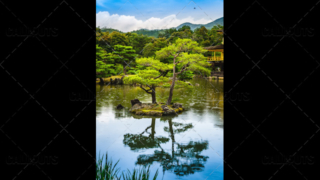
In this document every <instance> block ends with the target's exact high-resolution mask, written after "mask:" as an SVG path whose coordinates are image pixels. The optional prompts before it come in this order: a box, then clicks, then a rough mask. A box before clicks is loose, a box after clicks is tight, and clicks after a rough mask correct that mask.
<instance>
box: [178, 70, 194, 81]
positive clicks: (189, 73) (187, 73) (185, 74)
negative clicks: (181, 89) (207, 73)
mask: <svg viewBox="0 0 320 180" xmlns="http://www.w3.org/2000/svg"><path fill="white" fill-rule="evenodd" d="M180 70H181V69H180ZM193 76H194V74H193V72H192V71H190V70H186V71H184V72H183V73H181V74H178V77H179V79H192V77H193Z"/></svg>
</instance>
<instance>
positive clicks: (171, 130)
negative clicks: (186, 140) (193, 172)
mask: <svg viewBox="0 0 320 180" xmlns="http://www.w3.org/2000/svg"><path fill="white" fill-rule="evenodd" d="M168 123H169V131H170V134H171V142H172V147H171V148H172V159H174V143H175V142H176V141H175V140H174V134H173V127H172V119H170V120H168Z"/></svg>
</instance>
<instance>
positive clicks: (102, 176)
mask: <svg viewBox="0 0 320 180" xmlns="http://www.w3.org/2000/svg"><path fill="white" fill-rule="evenodd" d="M102 162H103V155H102V158H100V153H99V159H98V160H97V162H96V180H115V179H119V178H118V173H119V171H120V168H116V166H117V164H118V163H119V160H118V161H117V162H116V163H115V164H113V162H112V160H109V159H108V154H106V159H105V164H104V165H103V164H102Z"/></svg>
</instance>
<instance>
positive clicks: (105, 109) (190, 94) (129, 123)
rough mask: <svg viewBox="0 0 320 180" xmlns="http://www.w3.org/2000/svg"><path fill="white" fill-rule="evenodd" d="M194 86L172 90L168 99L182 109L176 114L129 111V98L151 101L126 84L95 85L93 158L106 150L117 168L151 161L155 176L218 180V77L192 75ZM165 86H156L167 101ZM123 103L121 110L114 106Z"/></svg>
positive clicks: (220, 160)
mask: <svg viewBox="0 0 320 180" xmlns="http://www.w3.org/2000/svg"><path fill="white" fill-rule="evenodd" d="M189 82H190V83H191V84H196V83H198V84H199V86H194V88H193V89H175V90H174V93H173V100H175V101H176V102H179V103H182V104H183V106H184V107H185V108H186V109H187V110H186V111H184V112H182V113H180V114H178V115H176V116H163V117H151V116H149V117H147V116H137V115H134V114H131V113H129V112H128V109H129V108H130V107H131V103H130V100H132V99H136V98H137V99H139V100H140V101H141V102H143V103H151V95H149V94H147V93H146V92H145V91H143V90H142V89H141V88H139V87H135V86H130V85H109V86H106V85H102V86H101V85H97V87H96V91H97V93H96V95H97V97H96V103H97V104H96V105H97V110H96V112H97V113H96V114H97V117H96V126H97V127H96V129H97V135H96V139H97V148H96V149H97V158H98V155H99V153H100V154H105V153H106V152H108V157H109V158H111V159H112V160H113V162H116V161H118V160H120V161H119V163H118V165H119V166H118V167H120V168H121V171H124V170H126V169H129V170H130V171H132V170H133V168H139V167H140V166H142V165H151V166H150V169H151V174H150V176H151V177H153V175H154V174H155V172H156V170H157V169H158V170H159V175H158V178H157V179H159V180H160V179H185V180H189V179H199V180H201V179H203V180H205V179H207V180H209V179H215V180H222V179H223V81H221V80H219V81H217V80H206V79H202V78H194V79H193V80H190V81H189ZM168 93H169V88H157V89H156V96H157V102H166V99H167V97H168ZM118 104H122V105H123V106H124V107H125V109H122V110H117V109H116V108H115V107H116V106H117V105H118Z"/></svg>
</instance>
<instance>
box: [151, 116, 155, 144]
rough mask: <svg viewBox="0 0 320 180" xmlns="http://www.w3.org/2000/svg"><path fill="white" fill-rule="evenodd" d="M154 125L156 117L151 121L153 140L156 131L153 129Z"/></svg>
mask: <svg viewBox="0 0 320 180" xmlns="http://www.w3.org/2000/svg"><path fill="white" fill-rule="evenodd" d="M155 127H156V118H152V122H151V138H152V140H153V141H154V134H155V133H156V131H155V130H154V129H155Z"/></svg>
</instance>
